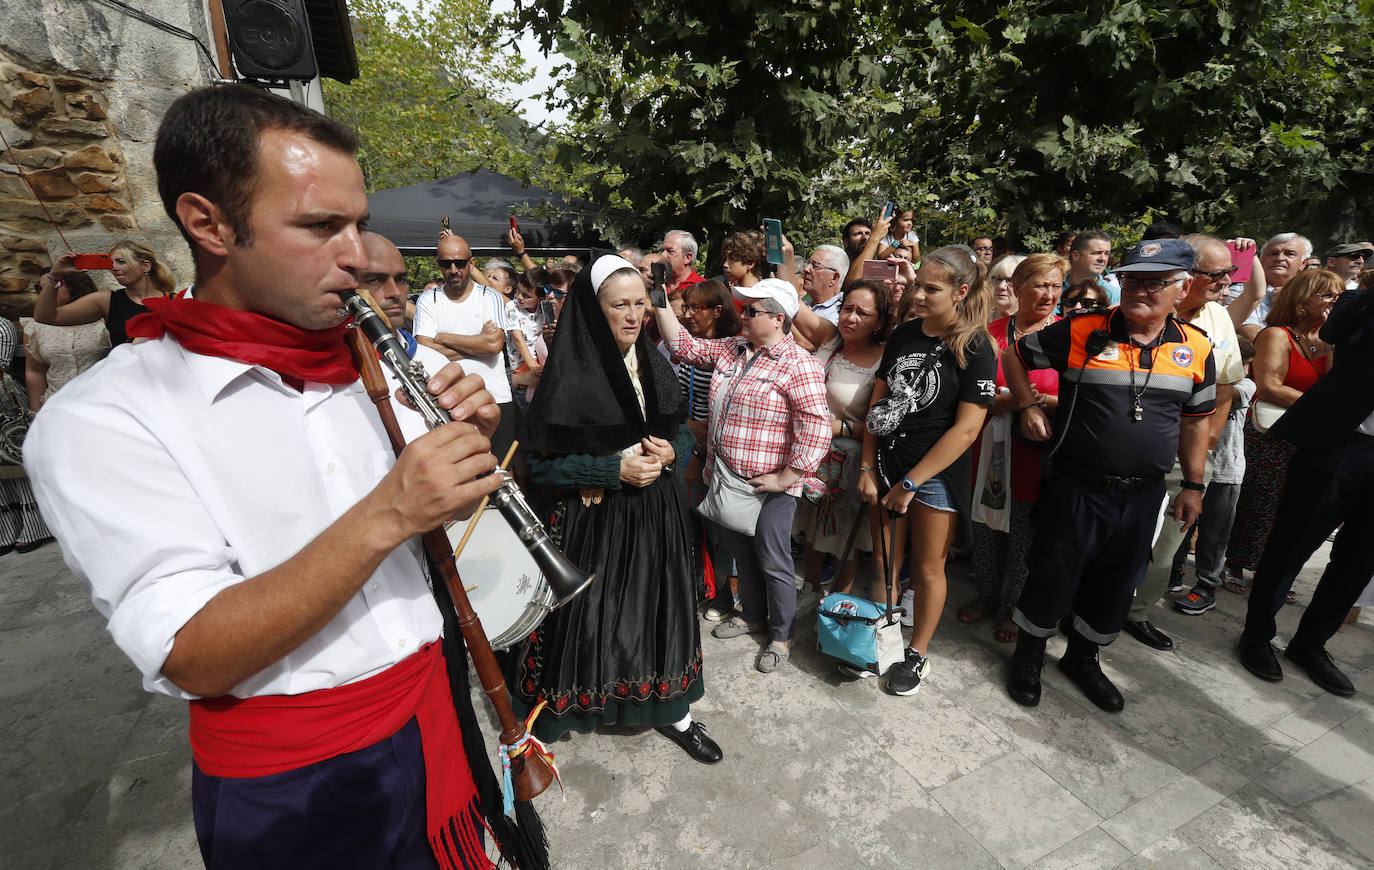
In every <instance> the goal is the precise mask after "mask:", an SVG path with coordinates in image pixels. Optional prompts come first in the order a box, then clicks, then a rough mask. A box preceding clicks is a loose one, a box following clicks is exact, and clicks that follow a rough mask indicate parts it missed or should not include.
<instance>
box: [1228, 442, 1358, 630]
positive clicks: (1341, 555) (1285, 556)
mask: <svg viewBox="0 0 1374 870" xmlns="http://www.w3.org/2000/svg"><path fill="white" fill-rule="evenodd" d="M1342 524H1343V525H1342ZM1338 525H1340V526H1341V530H1340V531H1339V532H1337V533H1336V541H1335V543H1334V544H1332V546H1331V561H1330V562H1328V563H1327V565H1326V570H1325V571H1323V572H1322V577H1321V580H1320V581H1319V582H1318V583H1317V591H1316V592H1315V593H1314V594H1313V596H1312V603H1311V604H1309V605H1308V606H1307V612H1306V613H1304V614H1303V617H1302V620H1301V621H1300V622H1299V623H1298V630H1297V632H1296V633H1294V635H1293V639H1292V641H1291V642H1290V643H1289V646H1292V647H1294V648H1295V649H1319V648H1321V647H1322V646H1324V645H1325V644H1326V642H1327V640H1329V639H1330V638H1331V636H1332V635H1333V634H1335V633H1336V630H1337V629H1338V628H1340V627H1341V623H1342V622H1343V621H1344V620H1345V617H1346V614H1347V613H1349V612H1350V608H1351V607H1352V606H1353V605H1354V604H1355V601H1356V600H1357V599H1358V598H1359V597H1360V592H1361V591H1362V590H1363V589H1364V587H1365V585H1366V584H1367V583H1369V577H1370V574H1371V573H1374V447H1371V446H1369V445H1368V444H1355V443H1352V444H1346V445H1343V446H1341V447H1335V448H1329V449H1323V450H1318V449H1311V448H1300V449H1299V450H1298V452H1297V453H1295V454H1293V461H1292V462H1291V463H1290V464H1289V466H1288V481H1287V483H1285V484H1284V487H1283V495H1281V496H1280V497H1279V507H1278V511H1277V512H1276V513H1275V514H1274V527H1273V529H1272V530H1271V531H1270V532H1269V540H1268V542H1267V543H1266V544H1265V546H1264V555H1263V556H1262V557H1261V558H1260V563H1259V568H1258V569H1256V571H1255V585H1254V588H1252V589H1251V590H1250V603H1249V606H1248V608H1247V610H1246V613H1245V639H1246V641H1247V642H1251V643H1265V642H1268V641H1270V640H1273V639H1274V635H1275V634H1276V633H1277V631H1278V629H1277V626H1275V624H1274V617H1275V615H1277V614H1278V612H1279V608H1280V607H1282V606H1283V603H1284V600H1285V599H1286V597H1287V595H1288V590H1289V589H1290V588H1292V586H1293V581H1294V580H1295V579H1296V578H1297V576H1298V572H1299V571H1301V570H1302V566H1303V565H1304V564H1306V562H1307V560H1308V559H1310V558H1311V557H1312V554H1313V553H1315V552H1316V551H1317V548H1318V547H1320V546H1321V544H1322V542H1323V541H1325V540H1326V538H1327V536H1328V535H1330V534H1331V530H1332V529H1334V528H1336V526H1338Z"/></svg>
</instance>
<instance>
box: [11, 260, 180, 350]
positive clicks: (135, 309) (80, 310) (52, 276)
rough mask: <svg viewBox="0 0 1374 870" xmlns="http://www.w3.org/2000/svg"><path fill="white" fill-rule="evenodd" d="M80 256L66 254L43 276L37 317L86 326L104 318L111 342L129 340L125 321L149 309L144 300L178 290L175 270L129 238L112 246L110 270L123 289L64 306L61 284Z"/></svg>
mask: <svg viewBox="0 0 1374 870" xmlns="http://www.w3.org/2000/svg"><path fill="white" fill-rule="evenodd" d="M75 258H76V255H75V254H71V253H68V254H63V255H62V256H61V257H59V258H58V260H57V262H56V263H54V264H53V267H52V271H51V272H49V273H48V274H46V275H44V276H42V277H41V278H39V286H38V300H37V301H36V302H35V303H34V307H33V319H34V320H36V321H38V322H39V323H48V324H52V325H53V326H81V325H82V324H85V323H95V322H96V321H97V320H103V321H105V328H106V330H108V331H109V333H110V346H111V347H117V346H119V345H121V344H124V343H125V342H127V341H128V340H129V336H128V334H127V333H125V331H124V324H126V323H128V322H129V321H130V320H132V319H133V318H135V317H137V316H138V315H140V314H142V313H143V312H144V308H143V300H144V299H147V298H149V297H152V296H170V295H171V294H172V293H173V292H175V291H176V279H175V278H174V277H172V271H171V270H170V269H168V268H167V267H166V266H165V265H164V264H162V263H161V262H159V261H158V258H157V255H156V254H154V253H153V249H152V248H150V247H148V246H147V245H145V244H143V243H142V242H135V241H130V240H127V239H126V240H124V241H122V242H119V243H118V244H116V245H115V246H114V247H112V248H110V259H111V260H112V261H113V266H112V267H111V269H110V272H111V274H113V275H114V279H115V281H117V282H118V283H119V286H120V289H118V290H97V291H95V292H94V293H88V294H87V295H85V296H82V297H80V298H79V299H73V300H72V301H71V302H68V303H67V304H66V305H62V306H58V304H57V287H58V285H59V284H60V283H61V282H62V281H64V280H66V279H67V278H69V277H70V276H71V275H73V274H75V273H76V272H77V268H76V266H75V264H74V262H73V261H74V260H75Z"/></svg>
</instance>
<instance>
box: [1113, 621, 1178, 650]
mask: <svg viewBox="0 0 1374 870" xmlns="http://www.w3.org/2000/svg"><path fill="white" fill-rule="evenodd" d="M1122 628H1124V629H1126V633H1127V634H1129V635H1130V636H1131V637H1133V638H1135V639H1136V640H1138V641H1140V642H1141V643H1143V644H1145V645H1146V646H1150V647H1154V648H1155V649H1157V650H1171V649H1173V648H1174V641H1173V638H1171V637H1169V635H1167V634H1165V633H1164V632H1162V631H1160V630H1159V629H1157V628H1155V627H1154V625H1153V623H1151V622H1150V620H1148V619H1142V620H1140V621H1139V622H1127V623H1126V624H1125V625H1124V626H1122Z"/></svg>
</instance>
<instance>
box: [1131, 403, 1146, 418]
mask: <svg viewBox="0 0 1374 870" xmlns="http://www.w3.org/2000/svg"><path fill="white" fill-rule="evenodd" d="M1144 417H1145V415H1144V412H1143V411H1142V410H1141V408H1140V400H1139V399H1136V402H1135V406H1134V407H1132V408H1131V418H1132V419H1134V420H1135V422H1137V423H1139V422H1140V421H1141V420H1142V419H1144Z"/></svg>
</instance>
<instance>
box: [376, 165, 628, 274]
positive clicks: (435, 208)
mask: <svg viewBox="0 0 1374 870" xmlns="http://www.w3.org/2000/svg"><path fill="white" fill-rule="evenodd" d="M367 201H368V207H369V210H370V212H371V219H370V220H369V221H368V229H370V230H372V231H374V232H377V233H380V234H381V235H383V236H386V237H387V238H388V239H390V240H391V242H392V243H393V244H394V245H396V247H398V248H400V249H401V253H403V254H406V255H408V256H423V255H427V254H433V253H434V251H435V246H436V245H437V243H438V240H439V228H440V220H441V219H442V218H443V217H445V216H447V217H448V219H449V229H451V230H453V232H454V233H455V234H456V235H459V236H462V237H463V238H464V239H466V240H467V243H468V244H469V245H470V246H471V247H472V252H473V253H474V254H475V255H477V256H479V257H487V256H498V255H502V254H504V255H509V254H510V246H509V245H508V244H507V241H506V233H507V232H509V231H510V217H511V216H512V215H514V216H515V220H516V223H517V224H518V225H519V227H520V235H521V236H523V237H524V239H525V245H526V248H527V249H528V250H529V251H530V253H531V254H538V255H540V256H552V255H557V254H570V253H586V252H587V250H588V249H590V248H607V247H610V245H609V244H608V243H607V242H606V241H605V240H603V239H602V238H601V237H600V236H598V235H596V234H595V233H594V232H592V231H590V230H581V229H579V228H578V227H577V225H576V222H575V218H576V217H581V218H583V219H584V220H585V221H586V222H587V223H590V219H591V218H593V217H595V215H596V214H598V213H599V212H600V211H601V209H600V208H599V207H597V206H595V205H592V204H591V203H588V202H583V201H581V200H574V199H569V198H567V197H564V196H562V195H560V194H557V193H554V192H552V191H548V190H543V189H541V188H538V187H526V186H524V185H522V184H521V183H520V182H519V181H518V180H517V179H514V178H510V177H508V176H505V175H497V174H496V173H495V172H490V171H488V170H486V169H479V170H477V171H476V172H465V173H462V174H460V175H451V176H449V177H448V178H440V179H437V180H435V181H428V182H425V183H424V184H412V185H410V186H408V187H397V188H393V189H391V190H379V191H377V192H376V193H371V194H368V197H367ZM545 214H548V215H550V216H551V217H550V218H545V217H542V215H545Z"/></svg>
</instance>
